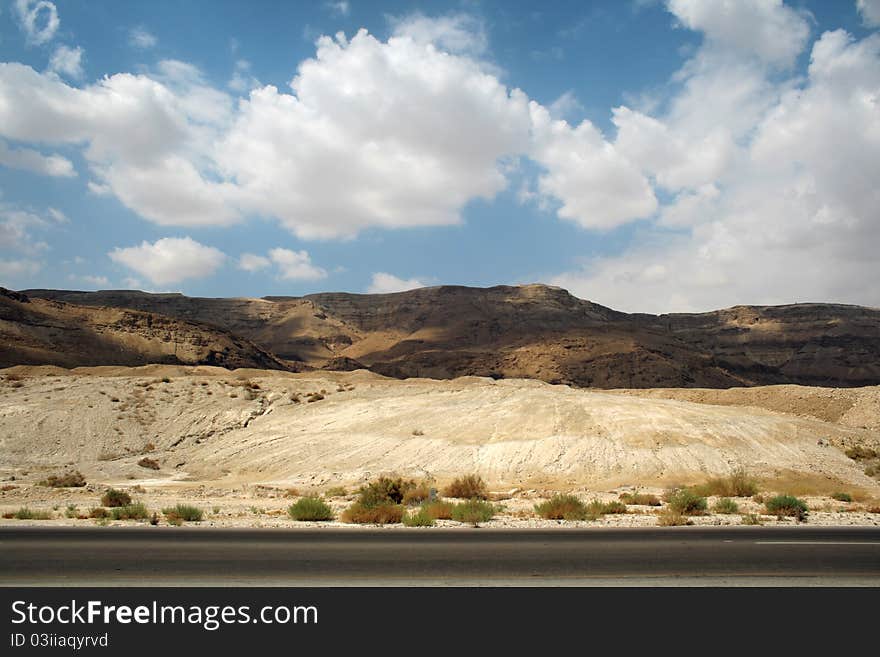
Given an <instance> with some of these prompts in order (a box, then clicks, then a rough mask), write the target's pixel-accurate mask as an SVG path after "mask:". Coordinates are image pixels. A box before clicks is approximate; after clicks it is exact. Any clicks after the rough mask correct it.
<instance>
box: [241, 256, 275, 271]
mask: <svg viewBox="0 0 880 657" xmlns="http://www.w3.org/2000/svg"><path fill="white" fill-rule="evenodd" d="M271 266H272V261H271V260H269V258H266V257H264V256H261V255H256V254H255V253H242V254H241V255H240V256H239V258H238V268H239V269H243V270H244V271H250V272H255V271H260V270H261V269H266V268H268V267H271Z"/></svg>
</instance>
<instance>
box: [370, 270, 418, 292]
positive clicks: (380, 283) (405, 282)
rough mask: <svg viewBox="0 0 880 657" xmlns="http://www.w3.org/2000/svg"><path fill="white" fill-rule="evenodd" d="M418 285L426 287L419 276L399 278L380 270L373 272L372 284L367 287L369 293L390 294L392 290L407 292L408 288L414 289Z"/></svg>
mask: <svg viewBox="0 0 880 657" xmlns="http://www.w3.org/2000/svg"><path fill="white" fill-rule="evenodd" d="M418 287H425V284H424V283H422V281H420V280H419V279H417V278H407V279H403V278H398V277H397V276H395V275H393V274H388V273H386V272H383V271H379V272H376V273H374V274H373V279H372V281H371V282H370V286H369V287H368V288H367V293H369V294H389V293H391V292H405V291H406V290H414V289H416V288H418Z"/></svg>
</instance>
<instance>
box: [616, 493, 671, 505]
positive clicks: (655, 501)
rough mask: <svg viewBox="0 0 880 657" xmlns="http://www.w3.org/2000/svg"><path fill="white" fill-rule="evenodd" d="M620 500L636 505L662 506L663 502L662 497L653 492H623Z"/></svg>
mask: <svg viewBox="0 0 880 657" xmlns="http://www.w3.org/2000/svg"><path fill="white" fill-rule="evenodd" d="M620 501H621V502H623V503H624V504H633V505H636V506H660V505H661V504H662V502H661V501H660V498H659V497H657V496H656V495H653V494H651V493H639V492H635V493H621V494H620Z"/></svg>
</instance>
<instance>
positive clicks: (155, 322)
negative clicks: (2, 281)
mask: <svg viewBox="0 0 880 657" xmlns="http://www.w3.org/2000/svg"><path fill="white" fill-rule="evenodd" d="M148 363H167V364H189V365H195V364H205V365H219V366H222V367H228V368H237V367H257V368H261V369H291V367H290V365H289V364H288V363H284V362H283V361H281V360H280V359H278V358H276V357H275V356H274V355H272V354H270V353H268V352H266V351H265V350H263V349H261V348H260V347H257V346H256V345H254V344H252V343H250V342H248V341H247V340H246V339H244V338H241V337H238V336H235V335H232V334H230V333H228V332H226V331H223V330H221V329H218V328H213V327H210V326H207V325H205V324H196V323H193V322H187V321H182V320H179V319H174V318H171V317H167V316H163V315H157V314H155V313H150V312H144V311H140V310H130V309H126V308H110V307H103V308H94V307H89V306H81V305H74V304H69V303H63V302H60V301H54V300H46V299H39V298H36V297H33V298H32V297H28V296H27V295H25V294H21V293H17V292H11V291H10V290H7V289H5V288H0V367H9V366H12V365H43V364H49V365H60V366H62V367H68V368H71V367H79V366H84V365H146V364H148Z"/></svg>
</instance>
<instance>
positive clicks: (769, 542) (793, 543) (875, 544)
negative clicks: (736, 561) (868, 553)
mask: <svg viewBox="0 0 880 657" xmlns="http://www.w3.org/2000/svg"><path fill="white" fill-rule="evenodd" d="M755 545H873V546H874V547H880V543H875V542H871V541H755Z"/></svg>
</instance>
